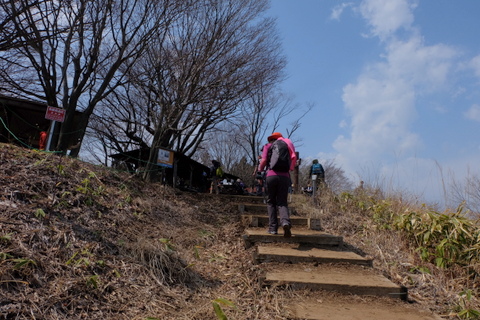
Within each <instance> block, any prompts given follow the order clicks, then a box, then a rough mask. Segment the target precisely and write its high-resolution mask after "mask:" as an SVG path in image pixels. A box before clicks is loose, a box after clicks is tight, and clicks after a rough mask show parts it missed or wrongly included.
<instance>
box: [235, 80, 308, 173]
mask: <svg viewBox="0 0 480 320" xmlns="http://www.w3.org/2000/svg"><path fill="white" fill-rule="evenodd" d="M312 107H313V106H312V105H310V104H309V105H307V107H306V109H305V110H304V111H302V113H301V115H300V116H299V117H296V118H292V120H291V121H290V123H289V126H288V127H287V128H285V131H284V133H283V134H284V136H285V137H288V138H290V139H293V135H294V133H295V132H296V131H297V130H298V128H300V126H301V122H300V121H301V119H302V118H303V117H304V116H305V115H306V114H308V112H310V110H311V109H312ZM301 109H302V107H301V106H300V105H298V104H294V103H293V98H292V97H289V96H286V95H285V94H282V93H280V92H278V91H277V90H275V88H268V87H264V86H261V87H259V88H257V90H256V91H255V92H253V93H252V94H251V95H250V96H249V98H248V99H247V100H245V101H243V103H242V107H241V109H240V112H239V114H238V115H237V117H236V118H235V122H234V125H235V126H236V127H237V129H238V131H239V132H240V133H241V134H239V135H237V136H236V139H235V140H234V141H235V142H236V143H237V144H238V146H239V147H240V148H242V149H243V150H244V151H245V156H246V157H247V158H248V159H249V160H250V163H251V164H252V165H255V163H256V162H257V158H258V155H259V153H260V150H261V146H263V145H264V144H265V142H266V141H265V139H266V137H267V136H268V135H269V134H270V133H272V132H274V131H277V130H279V126H280V121H282V120H285V118H289V117H290V116H291V114H292V113H294V112H295V111H300V110H301ZM292 141H294V139H293V140H292ZM294 142H296V141H294Z"/></svg>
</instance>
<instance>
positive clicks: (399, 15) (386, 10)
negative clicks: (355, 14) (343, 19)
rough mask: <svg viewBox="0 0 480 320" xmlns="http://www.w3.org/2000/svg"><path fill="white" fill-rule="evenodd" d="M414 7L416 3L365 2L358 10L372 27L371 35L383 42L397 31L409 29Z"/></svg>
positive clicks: (383, 0) (378, 0)
mask: <svg viewBox="0 0 480 320" xmlns="http://www.w3.org/2000/svg"><path fill="white" fill-rule="evenodd" d="M415 7H416V2H412V1H408V0H388V1H385V0H365V1H363V2H362V3H361V5H360V7H359V9H360V13H361V14H362V16H363V17H364V18H365V19H366V20H367V23H368V24H369V25H370V26H371V27H372V35H373V36H377V37H379V38H380V39H381V40H385V39H386V38H388V37H389V36H391V35H392V34H393V33H395V32H396V31H397V30H398V29H400V28H404V29H409V28H410V27H411V25H412V23H413V20H414V18H413V13H412V9H414V8H415Z"/></svg>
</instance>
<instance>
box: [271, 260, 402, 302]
mask: <svg viewBox="0 0 480 320" xmlns="http://www.w3.org/2000/svg"><path fill="white" fill-rule="evenodd" d="M263 284H264V285H265V286H288V287H290V288H292V289H310V290H326V291H334V292H338V293H341V294H355V295H368V296H384V297H389V298H399V299H404V300H406V299H407V289H406V288H405V287H402V286H399V285H396V284H395V283H393V282H392V281H390V280H389V279H387V278H385V277H384V276H382V275H379V274H377V273H376V272H375V270H374V269H372V268H364V267H361V266H357V267H355V266H349V267H346V266H343V267H342V268H339V267H337V268H335V266H329V265H318V266H309V267H308V268H307V267H304V268H302V269H300V268H285V267H283V268H282V267H279V268H278V269H275V270H273V271H269V272H267V273H266V275H265V279H264V282H263Z"/></svg>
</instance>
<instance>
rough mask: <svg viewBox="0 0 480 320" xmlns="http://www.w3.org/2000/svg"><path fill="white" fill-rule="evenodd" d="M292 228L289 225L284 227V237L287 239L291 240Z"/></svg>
mask: <svg viewBox="0 0 480 320" xmlns="http://www.w3.org/2000/svg"><path fill="white" fill-rule="evenodd" d="M291 228H292V227H291V226H290V225H289V224H286V225H284V226H283V236H284V237H285V238H290V237H291V236H292V232H291V231H290V229H291Z"/></svg>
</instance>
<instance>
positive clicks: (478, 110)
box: [464, 104, 480, 122]
mask: <svg viewBox="0 0 480 320" xmlns="http://www.w3.org/2000/svg"><path fill="white" fill-rule="evenodd" d="M464 116H465V117H466V118H467V119H469V120H473V121H477V122H480V105H478V104H474V105H472V106H471V107H470V108H469V109H468V110H467V111H466V112H465V113H464Z"/></svg>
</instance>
